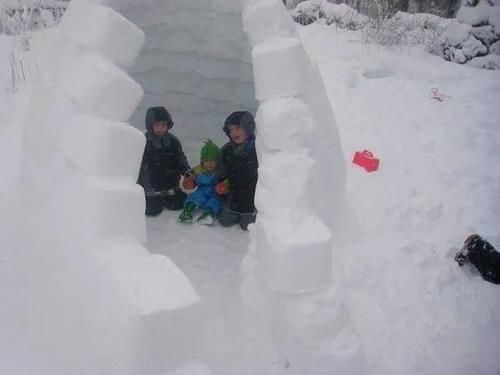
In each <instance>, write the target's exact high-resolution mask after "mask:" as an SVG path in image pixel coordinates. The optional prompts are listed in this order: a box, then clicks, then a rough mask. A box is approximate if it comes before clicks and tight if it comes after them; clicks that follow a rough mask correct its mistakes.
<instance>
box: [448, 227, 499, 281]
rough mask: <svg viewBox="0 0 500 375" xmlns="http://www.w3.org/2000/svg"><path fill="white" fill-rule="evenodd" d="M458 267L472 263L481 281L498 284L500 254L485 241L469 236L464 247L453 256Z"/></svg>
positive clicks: (475, 235) (477, 236)
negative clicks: (481, 278)
mask: <svg viewBox="0 0 500 375" xmlns="http://www.w3.org/2000/svg"><path fill="white" fill-rule="evenodd" d="M455 260H456V261H457V263H458V264H459V266H463V265H464V264H465V263H467V262H470V263H472V264H473V265H474V266H475V267H476V269H477V270H478V271H479V273H480V274H481V276H482V277H483V279H485V280H486V281H489V282H491V283H494V284H500V253H499V252H498V251H496V250H495V248H494V247H493V246H492V245H491V244H490V243H489V242H488V241H486V240H485V239H483V238H482V237H481V236H479V235H477V234H473V235H471V236H469V237H468V238H467V239H466V240H465V243H464V246H463V247H462V249H460V251H459V252H458V253H457V255H456V256H455Z"/></svg>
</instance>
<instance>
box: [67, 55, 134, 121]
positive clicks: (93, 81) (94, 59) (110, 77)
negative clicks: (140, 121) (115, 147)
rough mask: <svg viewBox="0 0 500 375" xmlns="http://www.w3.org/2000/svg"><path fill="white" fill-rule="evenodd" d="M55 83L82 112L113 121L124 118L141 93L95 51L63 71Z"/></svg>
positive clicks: (127, 115) (131, 109)
mask: <svg viewBox="0 0 500 375" xmlns="http://www.w3.org/2000/svg"><path fill="white" fill-rule="evenodd" d="M59 84H60V85H61V89H62V90H63V92H65V93H66V94H67V95H68V96H69V97H70V98H71V99H72V100H73V101H74V103H75V105H76V106H77V107H78V109H79V110H80V111H82V112H83V113H85V114H90V115H96V116H100V117H104V118H106V119H109V120H115V121H127V120H128V119H129V117H130V116H131V115H132V113H133V112H134V111H135V109H136V107H137V105H138V104H139V102H140V101H141V99H142V96H143V91H142V88H141V86H139V84H138V83H136V82H135V81H134V80H132V78H130V77H129V76H128V75H127V74H126V73H125V72H124V71H122V70H120V69H119V68H117V67H116V66H115V65H113V64H112V63H110V62H109V61H107V60H106V59H104V58H102V57H101V56H99V55H95V54H91V55H88V56H85V57H83V58H82V59H81V60H79V61H77V62H76V63H75V65H74V66H73V67H71V68H70V69H69V70H68V71H65V72H64V71H63V73H62V74H61V79H60V82H59Z"/></svg>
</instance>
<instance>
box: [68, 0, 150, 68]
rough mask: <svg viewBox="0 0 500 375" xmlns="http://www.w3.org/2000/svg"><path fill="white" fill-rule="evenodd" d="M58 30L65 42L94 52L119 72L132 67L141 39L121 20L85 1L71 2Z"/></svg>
mask: <svg viewBox="0 0 500 375" xmlns="http://www.w3.org/2000/svg"><path fill="white" fill-rule="evenodd" d="M89 22H90V23H89ZM60 27H61V32H62V34H63V35H64V36H65V37H66V38H68V39H70V40H73V41H75V42H76V43H77V44H80V45H82V46H85V47H88V48H91V49H94V50H96V51H97V52H98V53H99V54H102V55H103V56H106V57H108V58H109V59H111V60H112V61H113V62H115V63H116V64H118V65H119V66H121V67H123V68H127V67H130V66H131V65H132V63H133V62H134V60H135V58H136V57H137V55H138V54H139V51H140V49H141V48H142V45H143V43H144V39H145V36H144V33H143V32H142V30H141V29H139V28H138V27H137V26H135V25H134V24H133V23H131V22H130V21H128V20H127V19H126V18H125V17H123V16H122V15H120V14H119V13H117V12H116V11H114V10H113V9H111V8H108V7H105V6H102V5H99V4H96V3H94V2H91V1H88V0H72V1H71V2H70V3H69V6H68V9H67V11H66V12H65V14H64V17H63V18H62V20H61V24H60Z"/></svg>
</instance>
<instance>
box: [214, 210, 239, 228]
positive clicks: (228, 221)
mask: <svg viewBox="0 0 500 375" xmlns="http://www.w3.org/2000/svg"><path fill="white" fill-rule="evenodd" d="M217 220H219V224H220V225H222V226H223V227H230V226H232V225H235V224H237V223H239V222H240V215H239V214H238V213H237V212H234V211H231V210H229V209H227V208H223V209H222V211H221V212H220V214H219V217H218V218H217Z"/></svg>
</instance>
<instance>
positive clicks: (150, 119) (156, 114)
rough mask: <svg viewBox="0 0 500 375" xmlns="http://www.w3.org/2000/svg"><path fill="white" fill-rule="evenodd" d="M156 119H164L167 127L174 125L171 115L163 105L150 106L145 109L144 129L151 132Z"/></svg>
mask: <svg viewBox="0 0 500 375" xmlns="http://www.w3.org/2000/svg"><path fill="white" fill-rule="evenodd" d="M156 121H166V122H167V124H168V128H169V129H170V128H172V126H174V122H173V121H172V116H170V113H168V111H167V110H166V108H165V107H151V108H149V109H148V110H147V112H146V130H147V131H148V132H149V133H151V134H152V133H153V123H154V122H156Z"/></svg>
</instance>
